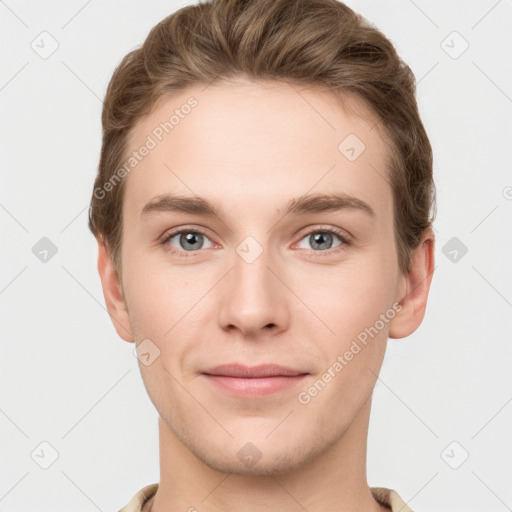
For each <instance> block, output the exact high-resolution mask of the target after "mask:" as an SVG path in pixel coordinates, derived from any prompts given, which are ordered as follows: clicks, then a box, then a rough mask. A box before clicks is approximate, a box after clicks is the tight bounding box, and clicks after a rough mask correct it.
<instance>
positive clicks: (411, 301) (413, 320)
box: [388, 228, 435, 338]
mask: <svg viewBox="0 0 512 512" xmlns="http://www.w3.org/2000/svg"><path fill="white" fill-rule="evenodd" d="M434 247H435V235H434V232H433V230H432V229H431V228H429V229H428V230H427V231H426V232H425V234H424V235H423V237H422V241H421V243H420V244H419V246H418V247H417V248H416V249H415V250H414V252H413V253H412V254H411V268H410V270H409V272H408V273H407V275H406V276H404V277H403V279H404V286H403V287H405V293H401V295H400V296H399V297H398V299H397V300H398V302H400V304H401V306H402V309H401V310H400V311H399V312H398V313H397V315H396V316H395V317H394V318H393V320H392V321H391V322H390V326H389V332H388V336H389V337H390V338H405V337H406V336H409V335H410V334H412V333H413V332H414V331H415V330H416V329H417V328H418V327H419V326H420V324H421V322H422V321H423V317H424V316H425V310H426V307H427V299H428V292H429V290H430V284H431V282H432V277H433V274H434V260H435V257H434ZM403 287H402V289H403Z"/></svg>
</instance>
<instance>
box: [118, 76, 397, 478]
mask: <svg viewBox="0 0 512 512" xmlns="http://www.w3.org/2000/svg"><path fill="white" fill-rule="evenodd" d="M190 96H194V98H195V99H196V100H197V105H196V106H194V107H193V108H184V109H183V108H182V106H183V105H185V104H186V103H187V99H188V98H189V97H190ZM356 106H357V105H356ZM175 109H180V112H181V114H182V115H181V116H179V122H176V119H177V118H174V123H175V126H174V128H173V129H172V130H169V129H168V131H169V133H165V131H163V132H162V128H161V129H160V130H158V129H157V127H158V126H159V125H160V123H162V122H165V121H168V120H169V118H170V116H171V115H172V114H173V113H174V111H175ZM184 112H189V113H188V114H184ZM372 127H373V129H372ZM155 134H157V135H158V136H157V135H155ZM351 134H352V135H351ZM148 136H151V138H152V139H153V141H155V142H156V146H155V147H152V148H151V149H150V151H149V152H148V154H147V156H145V157H144V158H143V159H142V160H141V161H140V163H138V164H137V166H136V167H135V168H134V169H133V170H132V171H131V172H130V173H129V175H128V176H127V178H126V179H127V183H126V190H125V198H124V210H123V217H124V218H123V245H122V288H123V292H124V298H125V301H126V305H127V309H128V312H129V322H130V325H131V329H132V333H133V336H134V339H135V341H136V343H137V344H139V343H141V342H142V341H143V340H146V341H145V342H144V343H145V345H141V347H144V348H143V349H140V350H139V352H141V351H145V352H148V353H149V354H150V355H147V356H145V357H146V360H148V361H149V360H150V359H151V361H150V362H151V364H148V365H146V364H141V365H140V369H141V372H142V377H143V380H144V383H145V385H146V388H147V391H148V394H149V396H150V397H151V400H152V401H153V403H154V405H155V407H156V408H157V410H158V412H159V414H160V416H161V418H162V420H163V422H164V424H165V425H166V428H168V429H169V433H170V435H172V436H174V438H175V439H178V440H179V441H180V442H181V443H183V444H184V445H185V446H186V447H188V448H189V449H190V450H191V451H192V452H193V453H194V454H195V455H196V456H198V457H199V458H200V459H201V460H203V461H204V462H206V463H208V464H209V465H210V466H211V467H213V468H216V469H220V470H223V471H229V472H233V473H247V474H262V473H265V472H266V471H274V472H279V471H287V470H290V469H293V468H298V467H300V465H301V464H303V463H304V462H306V461H308V460H312V458H313V457H314V456H315V455H318V454H320V453H322V452H324V451H325V450H327V449H328V448H329V447H330V446H332V445H333V443H335V442H336V441H338V440H339V439H340V438H341V436H342V435H343V433H344V432H345V431H346V430H347V428H348V427H349V426H350V424H351V423H352V421H353V420H354V418H355V417H356V416H357V415H358V414H359V413H360V411H361V410H363V407H365V406H368V404H369V400H370V398H371V393H372V390H373V387H374V384H375V381H376V378H377V374H378V372H379V370H380V367H381V363H382V360H383V357H384V353H385V348H386V341H387V335H388V331H389V325H390V324H389V322H390V319H391V318H392V317H393V316H394V313H395V310H394V309H393V304H394V303H395V301H399V300H400V298H401V297H402V295H403V291H404V288H403V285H404V281H403V278H402V277H401V276H400V274H399V271H398V262H397V255H396V251H395V245H394V234H393V204H392V192H391V188H390V186H389V183H388V181H387V180H388V173H387V171H386V169H385V162H386V151H387V147H386V146H385V145H384V143H383V141H382V139H381V138H380V136H379V133H378V129H377V128H375V127H374V121H373V120H371V119H369V118H368V120H365V119H363V118H360V117H357V116H353V115H348V114H347V113H346V112H345V111H344V110H343V109H342V108H341V107H340V106H337V105H336V104H335V103H334V101H333V100H332V99H331V98H329V97H328V96H326V95H324V94H321V93H313V92H312V91H306V90H303V89H301V90H299V89H297V88H295V87H291V86H289V85H287V84H284V85H282V84H276V83H259V84H256V83H254V82H242V81H240V82H236V83H229V84H228V83H223V84H216V85H210V86H208V87H206V88H204V86H201V87H199V86H198V87H193V88H189V89H187V90H186V91H183V92H181V93H179V94H176V95H173V96H172V97H169V98H166V99H165V100H164V101H161V102H160V103H159V105H158V107H157V109H156V110H154V111H153V112H152V113H151V115H150V116H149V117H147V118H145V119H144V120H143V121H142V122H141V123H139V124H138V125H137V126H136V128H135V129H134V131H133V132H132V137H131V143H130V150H136V149H138V148H140V147H141V146H142V145H144V144H147V141H148ZM347 137H348V139H346V138H347ZM356 137H357V138H356ZM158 138H161V140H158ZM345 139H346V140H345ZM358 139H359V141H358ZM344 140H345V142H343V141H344ZM360 141H362V142H363V143H364V145H365V148H364V150H363V151H362V152H361V150H362V148H363V147H362V146H361V145H360ZM340 144H341V146H340ZM149 145H150V146H152V145H153V144H151V143H150V144H149ZM351 148H352V149H351ZM166 194H168V195H170V196H179V197H181V198H189V199H192V200H197V199H198V198H202V199H203V200H204V201H205V202H208V203H209V204H210V205H212V206H213V207H214V208H215V209H216V215H214V214H211V215H207V214H205V213H204V212H201V211H200V209H198V208H196V209H195V210H194V209H193V208H190V205H189V207H188V208H184V207H185V206H187V204H186V202H185V201H181V203H176V202H174V203H173V202H171V201H168V202H167V206H168V207H170V208H169V209H166V208H164V207H161V208H155V207H153V208H151V207H147V205H149V204H153V205H154V204H155V203H157V202H158V201H159V200H161V199H162V198H163V196H164V195H166ZM313 195H315V196H316V195H329V196H335V195H339V196H342V195H346V196H352V197H353V198H356V199H358V200H359V201H360V202H362V203H366V205H367V206H369V207H370V208H364V207H357V205H356V206H352V207H345V208H339V209H326V208H323V206H325V205H326V204H327V201H326V200H323V201H322V200H319V199H316V200H315V199H313V200H311V201H309V202H308V201H304V198H305V197H306V198H307V197H308V196H313ZM297 198H302V201H301V202H298V199H297ZM294 199H295V202H294V203H293V204H294V205H295V208H292V209H291V211H289V212H288V213H286V209H287V207H288V206H290V204H291V201H292V200H294ZM161 206H162V204H161ZM164 206H165V204H164ZM179 206H181V208H179ZM145 207H146V212H145V213H144V212H143V211H144V209H145ZM370 209H371V211H373V215H372V214H371V213H370ZM178 231H181V233H178ZM173 233H174V234H173ZM171 234H173V236H172V237H171V238H170V239H169V238H168V237H169V235H171ZM166 239H167V241H165V240H166ZM365 329H366V330H365ZM363 333H366V336H365V335H364V334H363ZM370 333H371V334H370ZM147 340H150V341H147ZM363 340H365V341H363ZM354 342H355V343H356V345H354ZM356 347H358V348H359V350H358V349H357V348H356ZM158 351H159V355H158ZM347 351H348V352H351V353H352V357H351V356H350V354H348V353H347ZM339 356H340V357H339ZM141 359H142V358H141ZM336 362H338V364H336ZM226 364H227V365H234V366H235V367H236V366H237V365H239V366H241V367H255V366H259V365H270V364H272V365H281V366H283V367H286V368H288V369H289V370H290V371H291V372H292V373H294V374H295V376H289V375H288V376H281V377H278V376H272V377H270V376H267V377H266V378H241V377H238V378H237V377H233V376H232V374H233V371H234V370H233V368H228V369H219V370H215V367H217V366H219V365H226ZM340 367H341V368H340ZM235 370H236V368H235ZM214 373H218V374H220V375H221V376H219V375H217V376H216V377H214V376H212V374H214ZM277 373H283V372H280V371H278V372H277ZM208 374H209V375H208ZM222 375H224V376H222ZM230 375H231V376H230ZM326 375H327V376H326ZM329 376H330V378H329ZM315 390H316V391H315Z"/></svg>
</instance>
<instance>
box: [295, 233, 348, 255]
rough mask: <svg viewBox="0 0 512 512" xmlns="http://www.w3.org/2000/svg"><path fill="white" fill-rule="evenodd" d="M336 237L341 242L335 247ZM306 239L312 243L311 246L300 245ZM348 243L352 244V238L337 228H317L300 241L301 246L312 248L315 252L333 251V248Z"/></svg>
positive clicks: (302, 247) (341, 246)
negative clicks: (349, 238)
mask: <svg viewBox="0 0 512 512" xmlns="http://www.w3.org/2000/svg"><path fill="white" fill-rule="evenodd" d="M335 239H338V240H339V242H340V243H338V244H337V245H334V247H333V244H334V242H335ZM304 240H305V241H306V243H307V244H310V247H304V246H303V245H300V244H301V243H303V241H304ZM348 245H350V240H348V238H347V237H345V236H344V235H343V234H342V233H341V232H340V231H338V230H335V229H316V230H315V231H310V232H309V233H308V234H307V235H306V236H304V237H303V238H302V239H301V241H300V242H299V248H301V249H310V250H313V251H315V252H331V251H330V250H331V249H335V250H336V249H338V248H343V246H348Z"/></svg>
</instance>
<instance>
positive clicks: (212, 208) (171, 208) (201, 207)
mask: <svg viewBox="0 0 512 512" xmlns="http://www.w3.org/2000/svg"><path fill="white" fill-rule="evenodd" d="M342 210H355V211H361V212H363V213H365V214H367V215H368V216H370V217H371V218H375V217H376V213H375V210H374V209H373V208H372V207H371V206H370V205H369V204H368V203H365V202H364V201H362V200H361V199H358V198H357V197H354V196H350V195H346V194H306V195H303V196H300V197H295V198H293V199H290V200H289V201H288V203H287V205H286V207H285V210H284V213H283V217H284V216H285V215H288V214H294V215H304V214H308V213H324V212H336V211H342ZM161 212H174V213H184V214H191V215H201V216H204V217H218V218H222V213H221V210H220V208H218V207H217V206H216V205H214V204H211V203H209V202H208V201H206V200H205V199H203V198H202V197H198V196H195V197H194V196H176V195H171V194H163V195H160V196H157V197H155V198H153V199H152V200H151V201H149V202H148V203H147V204H146V205H145V206H144V208H143V209H142V212H141V217H142V218H146V217H148V216H150V215H151V214H155V213H161Z"/></svg>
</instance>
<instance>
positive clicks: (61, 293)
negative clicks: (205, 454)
mask: <svg viewBox="0 0 512 512" xmlns="http://www.w3.org/2000/svg"><path fill="white" fill-rule="evenodd" d="M347 4H348V5H349V6H351V7H352V8H354V9H355V10H356V11H358V12H360V13H361V14H363V15H364V16H365V17H367V18H368V19H369V20H370V21H372V22H373V23H374V24H375V25H376V26H377V27H378V28H380V29H381V30H382V31H383V32H384V33H385V34H386V35H387V36H388V37H389V38H390V39H391V40H392V41H393V42H394V44H395V45H396V47H397V49H398V52H399V53H400V55H401V56H402V57H403V58H404V60H405V61H406V62H408V64H409V65H410V66H411V68H412V69H413V71H414V73H415V75H416V77H417V81H418V102H419V106H420V110H421V114H422V118H423V120H424V123H425V126H426V129H427V132H428V134H429V136H430V139H431V142H432V145H433V149H434V154H435V166H434V172H435V179H436V184H437V192H438V217H437V220H436V223H435V229H436V233H437V244H436V269H435V275H434V279H433V283H432V288H431V292H430V296H429V305H428V308H427V312H426V318H425V320H424V322H423V324H422V325H421V326H420V328H419V329H418V330H417V331H416V332H415V333H414V334H413V335H411V336H410V337H408V338H406V339H402V340H393V339H390V340H389V343H388V353H387V355H386V359H385V362H384V366H383V368H382V372H381V375H380V379H379V380H378V383H377V387H376V389H375V393H374V401H373V413H372V419H371V423H370V433H369V441H368V443H369V447H368V449H369V456H368V479H369V483H370V485H372V486H384V487H391V488H394V489H396V490H397V491H398V492H399V494H400V495H401V496H402V497H403V498H404V499H405V500H406V501H407V502H408V503H409V505H410V507H411V508H412V509H413V510H414V511H415V512H421V511H424V512H427V511H436V512H442V511H450V512H456V511H464V512H467V511H480V510H485V511H486V512H490V511H496V512H500V511H505V510H512V485H511V483H512V469H511V465H510V461H511V460H512V440H511V435H510V433H511V432H512V428H511V426H512V403H511V401H512V380H511V379H512V378H511V371H510V366H511V362H512V336H511V334H510V333H511V332H512V270H511V261H512V259H511V252H512V251H511V249H512V229H511V220H512V171H511V168H512V163H511V162H512V154H511V145H512V139H511V136H512V69H511V66H512V64H511V62H512V59H511V57H510V55H511V51H512V44H511V43H512V38H511V31H510V27H511V23H512V1H511V0H501V1H496V0H481V1H471V2H468V1H464V2H463V1H457V2H446V1H440V0H438V1H433V0H423V1H421V0H416V1H415V2H413V1H412V0H394V1H383V2H371V1H369V0H366V1H355V0H354V1H348V2H347ZM182 5H185V4H184V3H179V2H176V1H163V0H160V1H152V2H147V1H142V0H139V1H134V0H132V1H122V2H121V1H120V0H119V1H112V0H111V1H101V2H100V1H99V0H90V1H88V2H86V1H84V0H68V1H64V0H61V1H55V2H37V1H35V0H32V1H23V0H19V1H15V0H5V1H0V19H1V27H2V30H1V32H0V43H1V47H2V54H1V55H2V57H1V58H2V61H1V66H0V108H1V113H0V116H1V134H0V140H1V148H2V151H1V156H0V172H1V183H2V185H1V188H0V226H1V239H2V245H1V247H2V249H3V250H2V260H1V265H0V268H1V271H0V308H1V357H0V389H1V396H0V450H1V456H0V510H1V511H2V512H14V511H23V512H31V511H48V512H49V511H52V512H55V511H65V510H73V511H76V512H80V511H84V512H85V511H96V510H100V511H105V512H107V511H117V510H118V509H119V508H121V507H122V506H124V505H125V504H126V503H127V502H128V501H129V499H130V498H131V497H132V495H133V494H135V492H137V491H138V490H139V489H140V488H141V487H143V486H144V485H147V484H150V483H154V482H158V479H159V468H158V438H157V414H156V411H155V410H154V408H153V406H152V404H151V402H150V400H149V398H148V396H147V394H146V392H145V389H144V387H143V383H142V380H141V378H140V374H139V370H138V367H137V360H136V359H135V357H134V356H133V354H132V349H133V345H132V344H128V343H126V342H124V341H123V340H121V339H120V338H118V336H117V334H116V332H115V330H114V328H113V326H112V324H111V321H110V319H109V317H108V314H107V312H106V310H105V307H104V301H103V294H102V291H101V286H100V280H99V277H98V274H97V270H96V256H97V248H96V245H95V241H94V239H93V237H92V235H91V234H90V233H89V231H88V229H87V225H86V223H87V208H88V204H89V199H90V194H91V191H92V185H93V180H94V176H95V172H96V168H97V163H98V157H99V150H100V143H101V126H100V114H101V98H102V97H103V95H104V93H105V90H106V86H107V83H108V81H109V79H110V77H111V74H112V72H113V70H114V67H115V66H116V64H117V63H118V62H119V61H120V60H121V58H122V57H123V56H124V55H125V54H126V53H127V52H128V51H129V50H131V49H133V48H134V47H135V46H137V45H138V44H140V43H141V42H142V41H143V40H144V38H145V36H146V34H147V32H148V31H149V29H150V28H151V27H152V26H153V25H154V24H155V23H157V22H158V21H159V20H161V19H162V18H163V17H164V16H166V15H168V14H170V13H171V12H173V11H174V10H176V9H177V8H178V7H181V6H182ZM43 31H46V32H48V33H49V34H51V38H53V39H55V40H56V41H57V42H58V48H57V50H56V51H55V52H54V53H53V54H52V55H51V56H49V57H48V58H46V59H44V58H42V57H41V56H40V55H39V54H38V53H37V52H36V51H35V50H34V49H33V48H32V46H36V47H38V48H39V52H42V51H43V46H44V50H45V51H49V49H51V44H52V41H51V38H49V36H47V35H43V36H41V35H40V34H41V32H43ZM454 31H456V32H457V33H458V34H454V33H453V32H454ZM42 38H46V39H44V41H43V42H41V39H42ZM462 38H463V39H462ZM464 40H465V41H467V43H468V44H469V47H468V48H467V49H466V51H464V52H463V53H462V54H461V55H459V53H460V52H461V51H462V50H463V49H464ZM443 41H444V42H443ZM31 45H32V46H31ZM455 57H457V58H455ZM43 237H47V238H48V239H50V240H51V241H52V243H53V244H55V246H56V247H57V249H58V252H57V253H56V254H55V255H54V256H53V257H50V255H49V256H48V261H47V262H42V261H40V259H38V258H37V257H36V255H35V254H34V253H33V251H32V249H33V247H34V246H35V245H36V244H37V243H38V242H39V241H40V239H41V238H43ZM454 237H456V239H457V240H453V238H454ZM446 244H448V245H446ZM452 244H458V246H457V245H452ZM461 244H464V245H465V246H466V247H467V253H466V254H464V255H462V252H461V251H460V245H461ZM454 248H455V250H457V251H458V252H457V255H456V261H452V259H454V257H455V253H454V252H453V250H454ZM450 251H451V254H450ZM445 253H446V254H445ZM461 255H462V256H461ZM43 442H46V443H49V445H51V447H53V448H51V447H50V446H49V445H47V444H43V445H41V443H43ZM453 442H455V444H452V443H453ZM447 447H448V448H447ZM52 450H56V452H57V453H58V458H57V459H56V460H55V462H53V464H51V465H50V466H49V467H48V468H47V469H43V468H42V467H41V464H43V465H44V464H49V463H50V462H51V461H52ZM466 452H467V453H468V454H469V458H467V460H466V461H465V462H463V463H462V465H460V467H459V468H458V469H454V467H455V466H458V465H459V464H461V462H462V460H463V459H464V457H465V454H466Z"/></svg>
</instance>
